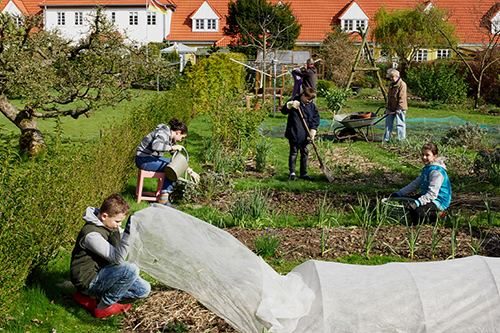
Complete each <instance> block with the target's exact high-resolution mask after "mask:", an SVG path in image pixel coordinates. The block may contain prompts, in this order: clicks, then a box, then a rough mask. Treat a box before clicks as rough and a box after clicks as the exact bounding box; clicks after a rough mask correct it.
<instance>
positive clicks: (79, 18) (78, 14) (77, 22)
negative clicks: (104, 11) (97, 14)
mask: <svg viewBox="0 0 500 333" xmlns="http://www.w3.org/2000/svg"><path fill="white" fill-rule="evenodd" d="M75 25H83V13H82V12H75Z"/></svg>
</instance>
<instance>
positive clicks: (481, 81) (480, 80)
mask: <svg viewBox="0 0 500 333" xmlns="http://www.w3.org/2000/svg"><path fill="white" fill-rule="evenodd" d="M483 73H484V72H483V70H481V71H480V72H479V78H478V80H477V92H476V98H475V101H474V109H479V103H480V101H481V85H482V83H483Z"/></svg>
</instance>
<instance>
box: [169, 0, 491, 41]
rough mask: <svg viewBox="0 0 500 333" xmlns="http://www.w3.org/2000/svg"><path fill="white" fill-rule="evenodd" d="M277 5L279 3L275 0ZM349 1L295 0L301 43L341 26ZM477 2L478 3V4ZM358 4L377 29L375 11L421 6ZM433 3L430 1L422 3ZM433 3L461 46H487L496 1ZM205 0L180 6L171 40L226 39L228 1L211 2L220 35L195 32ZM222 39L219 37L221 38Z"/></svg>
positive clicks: (403, 1) (365, 0)
mask: <svg viewBox="0 0 500 333" xmlns="http://www.w3.org/2000/svg"><path fill="white" fill-rule="evenodd" d="M272 2H274V3H277V2H278V0H272ZM353 2H354V1H349V0H347V1H346V0H293V1H291V8H292V10H293V12H294V14H295V15H296V16H297V17H298V18H299V21H300V23H301V24H302V30H301V33H300V36H299V38H298V39H297V42H321V41H322V40H323V39H324V37H325V34H326V32H329V31H331V23H332V21H333V23H334V24H336V25H337V24H340V22H339V17H340V16H341V15H342V14H344V13H345V12H346V11H347V9H348V8H349V7H350V6H352V4H353ZM474 2H476V1H474ZM356 3H357V4H358V5H359V6H360V8H361V9H362V10H363V11H364V12H365V14H366V15H367V16H368V17H369V18H370V21H369V25H370V26H371V27H372V28H373V16H374V14H375V12H376V11H377V10H378V9H380V8H381V7H382V5H383V4H385V6H386V8H387V10H388V11H392V10H394V9H406V8H411V9H413V8H415V6H416V5H417V4H418V3H419V2H418V1H415V0H378V1H377V0H375V1H374V0H357V1H356ZM421 3H423V4H429V3H430V2H429V1H422V2H421ZM432 3H433V4H434V5H435V6H437V7H440V8H443V9H447V10H449V12H450V15H449V16H450V22H451V23H453V24H455V26H456V33H457V35H458V36H459V37H460V41H461V43H484V42H485V36H484V34H483V33H481V32H480V29H481V28H479V24H478V23H479V21H480V20H481V17H482V16H484V15H485V14H486V13H487V12H488V11H489V10H490V9H491V8H492V7H493V6H494V5H495V3H496V0H482V1H477V3H473V2H471V1H469V0H434V1H432ZM202 4H203V0H186V1H182V4H180V5H179V8H178V9H177V12H176V13H175V14H174V15H173V17H172V27H171V32H170V35H169V36H168V37H167V39H169V40H171V41H176V40H179V41H193V42H194V41H201V40H212V41H215V40H219V39H221V38H222V37H223V34H222V27H223V26H224V25H225V23H226V22H225V15H227V11H228V9H227V4H228V1H227V0H210V3H209V4H210V5H211V7H212V9H214V10H217V11H218V12H219V13H220V14H221V15H222V19H221V21H220V22H219V32H216V33H215V32H213V33H212V32H210V33H207V32H192V28H191V20H190V19H188V17H189V16H190V15H191V14H192V13H194V12H195V11H196V10H197V9H198V8H199V7H200V6H201V5H202ZM217 37H218V38H217Z"/></svg>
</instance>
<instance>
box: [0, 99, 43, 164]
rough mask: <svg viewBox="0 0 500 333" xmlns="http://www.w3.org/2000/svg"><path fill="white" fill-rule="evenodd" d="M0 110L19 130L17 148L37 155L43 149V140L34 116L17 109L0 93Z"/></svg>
mask: <svg viewBox="0 0 500 333" xmlns="http://www.w3.org/2000/svg"><path fill="white" fill-rule="evenodd" d="M0 111H1V112H2V113H3V114H4V115H5V116H6V117H7V119H9V120H10V121H11V122H12V123H13V124H14V125H16V126H17V128H19V129H20V130H21V136H20V137H19V148H20V149H21V150H22V151H26V152H28V153H29V154H31V155H38V154H39V153H40V152H41V151H42V150H45V140H44V138H43V135H42V132H40V130H39V129H38V124H37V122H36V118H35V117H33V116H30V115H29V114H28V112H26V111H24V110H23V111H22V110H19V109H18V108H17V107H16V106H14V105H13V104H12V103H11V102H10V101H9V100H8V99H7V98H6V97H5V95H0Z"/></svg>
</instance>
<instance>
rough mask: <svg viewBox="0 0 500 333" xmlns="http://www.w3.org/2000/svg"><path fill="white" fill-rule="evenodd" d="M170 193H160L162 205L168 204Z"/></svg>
mask: <svg viewBox="0 0 500 333" xmlns="http://www.w3.org/2000/svg"><path fill="white" fill-rule="evenodd" d="M169 194H170V193H162V194H161V195H160V200H158V203H161V204H162V205H166V204H167V202H169V201H168V197H169Z"/></svg>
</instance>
